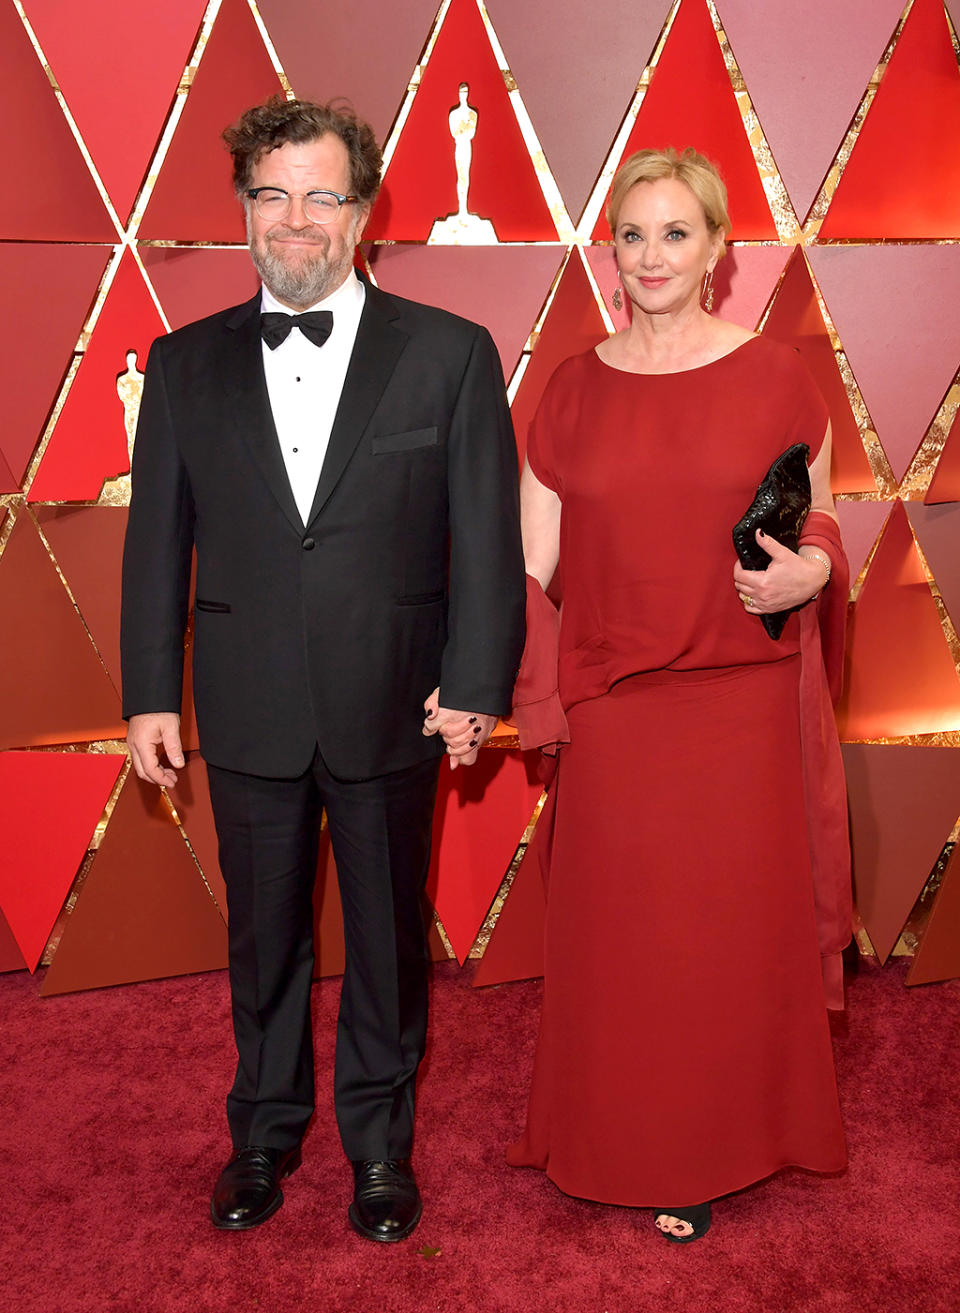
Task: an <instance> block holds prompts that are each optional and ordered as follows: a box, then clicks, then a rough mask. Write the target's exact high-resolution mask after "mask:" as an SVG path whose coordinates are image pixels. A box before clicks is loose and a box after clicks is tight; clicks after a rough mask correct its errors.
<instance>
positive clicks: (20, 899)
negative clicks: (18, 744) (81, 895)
mask: <svg viewBox="0 0 960 1313" xmlns="http://www.w3.org/2000/svg"><path fill="white" fill-rule="evenodd" d="M124 761H125V758H124V757H123V756H120V755H118V754H112V755H110V756H107V755H104V754H100V753H93V752H91V753H86V752H0V833H2V834H3V842H4V855H3V862H2V863H0V908H2V909H3V914H4V916H5V917H6V919H7V922H8V923H9V925H10V928H11V930H12V931H13V933H14V935H15V936H16V939H17V943H18V944H19V945H20V950H21V952H22V953H23V956H24V958H25V959H26V962H27V965H28V966H29V967H30V970H31V971H34V970H35V969H36V966H37V963H38V962H39V961H40V954H41V953H42V952H43V950H44V947H45V946H46V942H47V939H48V937H49V935H50V931H51V930H52V929H53V925H54V922H55V921H56V919H57V915H58V914H59V912H60V908H61V907H62V906H63V900H64V899H65V898H66V896H67V894H68V892H69V890H70V886H71V884H72V883H73V878H74V876H75V875H76V873H77V868H78V867H79V865H80V863H81V862H82V861H83V857H84V854H85V853H86V851H87V848H88V846H89V844H90V840H91V838H92V837H93V832H94V830H95V829H96V826H97V822H98V821H99V820H100V817H101V815H102V814H103V809H104V806H105V805H106V802H107V799H108V798H109V797H110V791H111V790H112V788H113V786H114V784H116V782H117V776H118V775H119V774H120V767H121V766H122V765H123V763H124Z"/></svg>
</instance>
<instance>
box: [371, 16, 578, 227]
mask: <svg viewBox="0 0 960 1313" xmlns="http://www.w3.org/2000/svg"><path fill="white" fill-rule="evenodd" d="M506 54H507V57H508V59H509V51H507V52H506ZM461 82H466V83H467V85H468V86H469V89H470V90H469V93H468V96H467V103H468V104H469V105H471V106H472V107H473V108H475V109H476V110H477V113H478V121H477V129H476V135H475V137H474V139H473V156H472V163H471V168H470V190H469V193H468V197H467V207H468V209H469V211H470V213H471V214H476V215H479V216H480V217H481V218H484V219H489V220H490V221H491V222H492V223H493V225H494V227H495V228H496V233H497V237H498V239H499V240H500V241H501V242H532V241H556V240H557V229H556V225H555V224H554V222H553V219H552V218H551V216H550V210H549V208H548V207H547V203H546V201H545V200H544V197H543V191H542V190H541V188H540V183H539V181H538V179H537V175H536V172H535V170H534V167H533V162H532V160H531V158H530V154H529V151H528V150H527V147H526V144H525V142H524V140H523V134H522V133H521V131H520V128H519V125H518V123H517V118H516V115H515V114H514V112H513V106H512V105H511V103H510V97H509V95H508V94H507V89H506V86H505V84H504V81H503V74H502V72H501V71H500V68H499V66H498V64H497V61H496V59H495V58H494V54H493V49H492V47H491V45H490V41H489V39H488V37H487V33H486V29H485V28H484V26H483V21H482V20H481V18H480V11H479V10H478V8H477V5H476V0H452V3H451V5H450V8H449V10H448V11H447V16H446V18H445V19H444V22H443V27H442V28H441V29H440V35H439V36H438V37H437V41H436V44H435V46H434V48H433V52H432V54H431V55H430V60H429V63H428V64H427V67H426V70H425V72H424V74H423V80H422V81H421V83H420V88H419V90H418V91H417V94H416V96H415V98H414V101H413V105H412V107H411V109H410V114H409V116H408V117H407V121H406V123H405V124H404V127H403V131H402V132H401V135H400V140H399V141H398V143H397V147H396V150H395V151H394V153H393V158H392V159H391V161H390V164H389V165H388V167H387V170H386V173H385V174H384V180H383V189H382V191H381V193H380V198H379V199H378V201H377V204H376V206H375V207H374V211H373V214H372V216H371V218H370V222H369V223H368V224H367V228H366V234H365V235H366V237H367V238H368V239H369V240H374V239H390V240H394V241H425V240H426V239H427V238H428V237H429V236H430V229H431V228H432V226H433V222H434V220H435V219H442V218H444V217H445V216H446V215H448V214H454V213H456V210H457V173H456V166H455V163H454V142H453V138H452V136H451V135H450V126H449V115H450V111H451V110H452V109H453V108H454V106H455V105H456V104H457V96H458V88H459V86H460V83H461ZM521 93H522V88H521Z"/></svg>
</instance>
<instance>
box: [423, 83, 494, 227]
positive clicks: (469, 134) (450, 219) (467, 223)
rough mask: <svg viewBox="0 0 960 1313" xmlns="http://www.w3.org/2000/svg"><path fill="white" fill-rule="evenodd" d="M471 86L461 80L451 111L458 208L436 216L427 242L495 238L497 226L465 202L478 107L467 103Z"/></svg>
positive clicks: (450, 120)
mask: <svg viewBox="0 0 960 1313" xmlns="http://www.w3.org/2000/svg"><path fill="white" fill-rule="evenodd" d="M469 94H470V87H469V85H468V84H467V83H466V82H461V83H460V91H459V100H458V101H457V104H456V105H454V107H453V109H451V111H450V117H449V124H450V135H451V137H453V142H454V149H453V159H454V164H455V165H456V169H457V209H456V212H455V213H454V214H448V215H447V216H446V217H445V218H443V219H437V221H436V222H435V223H434V225H433V227H432V228H431V229H430V237H429V239H428V242H427V244H428V245H434V246H436V245H448V246H468V245H475V246H484V245H494V244H496V241H497V234H496V230H495V229H494V226H493V224H492V223H491V222H490V220H489V219H482V218H481V217H480V216H479V215H478V214H471V213H470V210H469V208H468V205H467V195H468V192H469V190H470V167H471V165H472V163H473V139H474V137H475V136H476V133H477V120H478V118H479V115H478V113H477V110H476V109H475V108H474V107H473V106H472V105H470V104H468V103H467V97H468V95H469Z"/></svg>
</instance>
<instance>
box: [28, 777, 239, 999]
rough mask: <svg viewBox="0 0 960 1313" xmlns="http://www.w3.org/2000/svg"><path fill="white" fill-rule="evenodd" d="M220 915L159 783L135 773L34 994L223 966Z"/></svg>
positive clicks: (224, 948)
mask: <svg viewBox="0 0 960 1313" xmlns="http://www.w3.org/2000/svg"><path fill="white" fill-rule="evenodd" d="M226 961H227V934H226V926H225V925H224V922H223V918H222V917H221V916H220V913H219V911H218V910H217V905H216V903H214V901H213V899H212V898H211V897H210V894H209V892H208V890H207V887H206V885H205V884H204V882H203V880H202V879H201V876H200V872H199V871H198V870H197V866H196V863H195V862H194V860H193V858H192V857H191V856H190V852H189V849H188V848H187V845H186V844H185V843H184V841H183V837H182V835H181V834H180V831H179V829H178V828H177V825H176V822H175V821H174V818H173V814H172V812H171V810H170V808H169V806H168V805H167V803H166V802H165V801H164V798H163V795H162V794H161V793H160V790H159V789H157V788H156V787H155V786H154V785H152V784H145V783H143V782H142V781H141V780H138V779H137V777H136V776H135V775H134V773H133V771H131V772H130V774H129V775H128V776H127V780H126V783H125V784H124V786H123V790H122V792H121V794H120V797H119V798H118V800H117V804H116V807H115V808H114V812H113V815H112V816H111V818H110V823H109V825H108V826H107V829H106V833H105V834H104V836H103V839H102V841H101V843H100V847H99V849H98V851H97V855H96V857H95V858H94V860H93V863H92V865H91V867H90V870H89V872H88V873H87V877H86V879H85V880H84V883H83V885H82V887H81V889H80V892H79V895H78V897H77V904H76V907H75V908H74V909H73V911H72V912H71V914H70V916H69V918H68V920H67V923H66V927H65V929H64V932H63V936H62V938H61V940H60V943H59V946H58V948H57V952H56V955H55V957H54V959H53V962H52V964H51V966H50V969H49V971H48V972H47V976H46V979H45V980H44V982H43V988H42V989H41V991H40V992H41V994H43V995H50V994H65V993H69V992H70V991H72V990H77V989H95V988H97V987H99V986H101V985H122V984H127V983H128V982H130V981H133V980H154V979H157V978H158V977H162V976H179V975H185V974H187V973H189V972H193V971H212V970H216V969H217V968H219V967H223V966H226Z"/></svg>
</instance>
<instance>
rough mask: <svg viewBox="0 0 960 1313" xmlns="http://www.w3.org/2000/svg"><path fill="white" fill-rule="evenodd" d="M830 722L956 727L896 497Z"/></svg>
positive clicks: (871, 729) (942, 660) (851, 732)
mask: <svg viewBox="0 0 960 1313" xmlns="http://www.w3.org/2000/svg"><path fill="white" fill-rule="evenodd" d="M837 720H838V723H839V727H840V735H841V738H844V739H878V738H886V737H890V738H893V737H898V736H900V735H905V734H930V733H933V732H935V731H937V730H948V729H960V680H958V678H957V673H956V669H955V667H954V664H953V658H952V657H951V655H950V649H949V648H948V647H947V642H946V639H945V637H944V634H943V629H942V628H941V625H940V617H939V615H938V614H937V608H936V604H935V603H934V600H933V597H932V596H931V593H930V588H929V586H928V584H927V581H926V576H925V575H924V572H923V567H922V565H921V563H920V558H919V556H918V555H917V550H916V547H915V546H914V542H913V535H912V533H911V532H910V525H909V523H908V521H907V514H906V511H905V510H904V509H903V503H902V502H896V503H895V504H894V507H893V510H892V511H891V513H890V518H889V520H888V521H887V525H886V528H885V529H884V531H883V536H882V537H881V539H880V544H879V546H878V547H877V550H876V554H875V555H874V558H873V561H872V562H871V565H870V569H869V570H868V572H867V577H866V579H865V581H864V584H863V588H862V589H861V591H860V596H859V598H858V600H857V604H856V606H855V607H854V608H853V612H852V615H851V618H850V624H849V628H848V631H847V677H846V682H845V687H844V692H843V698H842V700H841V702H840V705H839V707H838V709H837ZM958 810H960V809H958ZM931 865H932V862H931ZM871 937H872V936H871Z"/></svg>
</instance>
